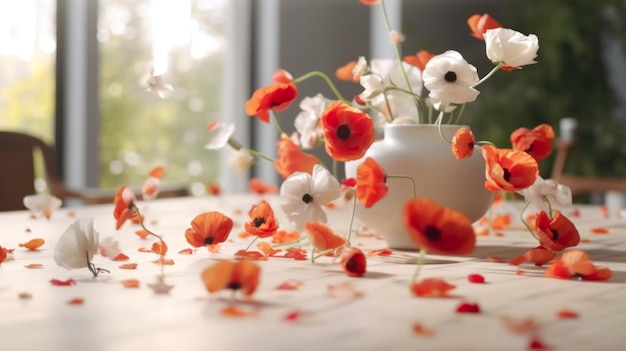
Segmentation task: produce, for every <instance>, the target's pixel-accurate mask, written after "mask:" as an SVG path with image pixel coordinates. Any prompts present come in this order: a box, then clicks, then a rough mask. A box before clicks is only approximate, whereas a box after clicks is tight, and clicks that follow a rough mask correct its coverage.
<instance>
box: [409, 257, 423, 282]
mask: <svg viewBox="0 0 626 351" xmlns="http://www.w3.org/2000/svg"><path fill="white" fill-rule="evenodd" d="M425 259H426V250H425V249H420V255H419V258H418V259H417V268H415V273H413V278H411V285H413V284H415V282H416V281H417V277H419V275H420V271H421V270H422V266H423V265H424V260H425Z"/></svg>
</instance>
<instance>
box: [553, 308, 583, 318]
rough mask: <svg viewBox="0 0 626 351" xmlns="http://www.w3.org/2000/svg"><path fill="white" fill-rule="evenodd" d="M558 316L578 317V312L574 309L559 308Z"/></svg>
mask: <svg viewBox="0 0 626 351" xmlns="http://www.w3.org/2000/svg"><path fill="white" fill-rule="evenodd" d="M556 315H557V317H559V318H561V319H570V318H578V317H579V316H578V313H576V312H574V311H572V310H559V311H557V312H556Z"/></svg>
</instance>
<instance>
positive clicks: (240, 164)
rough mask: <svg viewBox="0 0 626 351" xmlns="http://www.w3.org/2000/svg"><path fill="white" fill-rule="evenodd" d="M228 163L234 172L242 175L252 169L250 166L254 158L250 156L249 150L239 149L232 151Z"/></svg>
mask: <svg viewBox="0 0 626 351" xmlns="http://www.w3.org/2000/svg"><path fill="white" fill-rule="evenodd" d="M233 150H234V149H233ZM228 162H229V164H230V166H231V167H232V168H233V169H234V170H235V171H236V172H238V173H242V172H245V171H247V170H248V169H250V167H252V164H253V163H254V156H252V155H251V154H250V150H248V149H244V148H241V149H239V150H234V151H233V152H232V153H231V155H230V159H229V160H228Z"/></svg>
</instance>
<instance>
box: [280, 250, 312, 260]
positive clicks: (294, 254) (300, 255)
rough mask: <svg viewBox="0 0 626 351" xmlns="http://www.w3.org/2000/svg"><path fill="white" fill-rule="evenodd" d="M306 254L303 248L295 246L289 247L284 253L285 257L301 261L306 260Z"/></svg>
mask: <svg viewBox="0 0 626 351" xmlns="http://www.w3.org/2000/svg"><path fill="white" fill-rule="evenodd" d="M306 255H307V252H306V250H304V249H297V248H289V249H287V252H286V253H285V256H284V257H286V258H293V259H294V260H297V261H302V260H306V259H307V258H306Z"/></svg>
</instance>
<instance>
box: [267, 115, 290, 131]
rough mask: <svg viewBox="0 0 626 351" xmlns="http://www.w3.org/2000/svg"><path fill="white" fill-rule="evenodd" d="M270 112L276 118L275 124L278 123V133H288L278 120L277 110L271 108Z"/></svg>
mask: <svg viewBox="0 0 626 351" xmlns="http://www.w3.org/2000/svg"><path fill="white" fill-rule="evenodd" d="M270 113H271V114H272V118H273V119H274V124H275V125H276V129H278V134H280V135H283V134H285V135H287V133H285V131H284V130H283V128H282V127H281V126H280V123H279V122H278V116H277V115H276V112H274V110H270Z"/></svg>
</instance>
